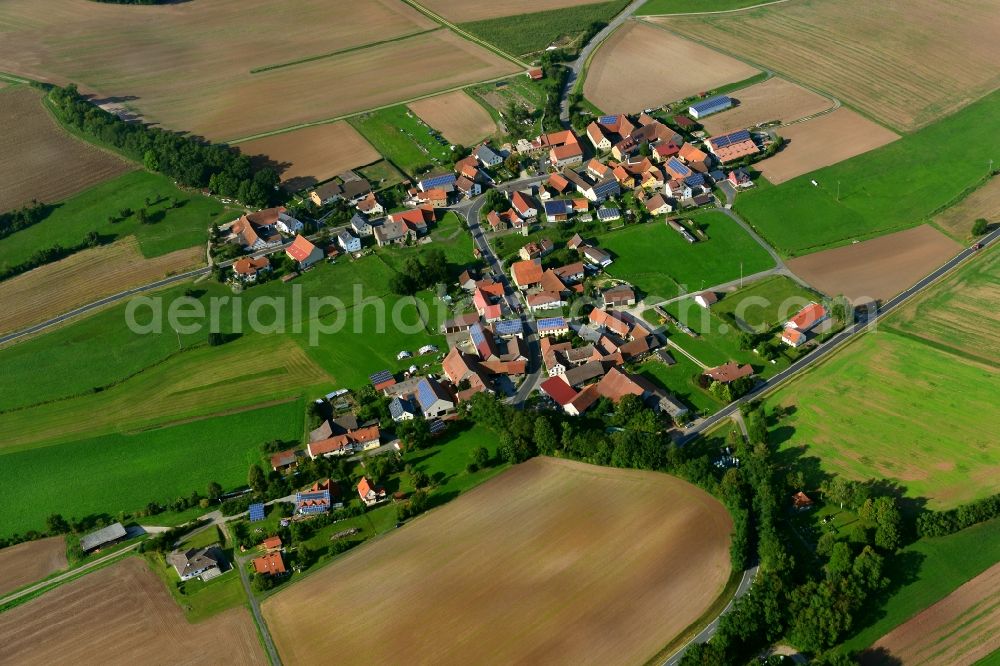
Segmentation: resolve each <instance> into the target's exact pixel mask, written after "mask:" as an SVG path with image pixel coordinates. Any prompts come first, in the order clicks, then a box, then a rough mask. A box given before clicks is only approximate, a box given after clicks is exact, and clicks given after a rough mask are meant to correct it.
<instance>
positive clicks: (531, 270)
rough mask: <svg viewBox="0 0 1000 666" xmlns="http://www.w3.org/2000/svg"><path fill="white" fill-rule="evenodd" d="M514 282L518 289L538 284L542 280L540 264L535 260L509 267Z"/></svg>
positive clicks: (519, 262)
mask: <svg viewBox="0 0 1000 666" xmlns="http://www.w3.org/2000/svg"><path fill="white" fill-rule="evenodd" d="M510 270H511V274H512V275H513V276H514V282H515V283H517V285H518V286H519V287H524V286H527V285H531V284H538V283H539V282H541V280H542V262H540V261H539V260H537V259H529V260H528V261H517V262H514V263H513V264H512V265H511V267H510Z"/></svg>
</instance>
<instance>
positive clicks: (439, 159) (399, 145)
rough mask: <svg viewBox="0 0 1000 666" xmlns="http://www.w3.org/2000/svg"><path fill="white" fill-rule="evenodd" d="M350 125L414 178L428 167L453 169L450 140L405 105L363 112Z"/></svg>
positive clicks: (351, 120)
mask: <svg viewBox="0 0 1000 666" xmlns="http://www.w3.org/2000/svg"><path fill="white" fill-rule="evenodd" d="M460 94H461V92H460ZM470 101H471V100H470ZM348 122H350V124H351V125H352V126H353V127H354V128H355V129H356V130H357V131H358V132H360V133H361V135H362V136H364V137H365V138H366V139H367V140H368V141H369V142H370V143H371V144H372V145H373V146H375V148H376V149H377V150H378V152H379V153H381V154H382V156H383V157H385V158H386V159H387V160H389V162H391V163H392V164H394V165H396V166H397V167H399V168H400V169H402V170H403V171H404V172H406V173H407V174H409V175H410V176H415V175H417V174H418V173H420V172H423V171H426V170H427V169H428V168H435V167H436V168H438V169H444V168H449V170H450V167H451V163H452V161H453V159H454V158H453V157H452V152H451V146H449V145H448V141H447V140H445V139H444V137H442V136H441V134H440V133H439V132H438V131H437V129H436V128H434V127H432V126H430V125H429V124H428V123H427V122H424V121H423V120H421V119H420V118H419V117H418V116H417V115H416V114H415V113H414V112H413V111H410V110H409V109H407V108H406V106H404V105H402V104H400V105H398V106H392V107H389V108H386V109H379V110H378V111H371V112H368V113H362V114H361V115H358V116H354V117H353V118H351V119H350V120H349V121H348Z"/></svg>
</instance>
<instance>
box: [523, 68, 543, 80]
mask: <svg viewBox="0 0 1000 666" xmlns="http://www.w3.org/2000/svg"><path fill="white" fill-rule="evenodd" d="M525 74H526V75H527V77H528V78H529V79H531V80H532V81H540V80H542V79H543V78H545V72H544V71H542V68H541V67H532V68H531V69H529V70H528V71H527V72H525Z"/></svg>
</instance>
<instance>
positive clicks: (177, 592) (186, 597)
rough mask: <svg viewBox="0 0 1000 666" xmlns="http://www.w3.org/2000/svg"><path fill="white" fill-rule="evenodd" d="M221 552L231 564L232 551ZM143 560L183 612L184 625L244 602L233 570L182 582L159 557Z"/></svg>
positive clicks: (237, 576) (151, 556) (244, 598)
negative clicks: (210, 578)
mask: <svg viewBox="0 0 1000 666" xmlns="http://www.w3.org/2000/svg"><path fill="white" fill-rule="evenodd" d="M213 530H214V528H213ZM205 545H211V544H205ZM183 547H189V548H197V547H200V546H193V545H190V544H188V543H187V542H185V543H184V544H183ZM224 553H225V556H226V558H227V559H228V560H229V562H230V563H231V564H232V562H233V551H232V550H231V549H226V550H225V551H224ZM145 558H146V563H147V564H148V565H149V568H150V569H152V570H153V572H154V573H155V574H156V575H157V576H159V578H160V580H161V581H163V584H164V585H165V586H166V587H167V589H168V590H169V591H170V596H172V597H173V598H174V601H176V602H177V604H178V605H179V606H180V607H181V608H182V609H183V610H184V617H186V618H187V621H188V622H191V623H195V622H201V621H202V620H206V619H208V618H210V617H212V616H213V615H215V614H217V613H221V612H222V611H224V610H227V609H229V608H233V607H235V606H242V605H243V604H245V603H246V601H247V597H246V593H244V591H243V584H242V583H241V582H240V574H239V572H238V571H236V569H230V570H228V571H226V572H225V573H223V574H222V575H221V576H219V577H217V578H213V579H212V580H210V581H208V582H204V581H201V580H199V579H197V578H195V579H192V580H187V581H184V582H183V583H182V582H181V581H180V578H179V577H178V575H177V571H176V569H174V568H173V566H171V565H169V564H167V562H166V560H165V559H164V558H163V556H162V555H160V554H159V553H148V554H146V555H145Z"/></svg>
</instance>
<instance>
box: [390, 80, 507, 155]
mask: <svg viewBox="0 0 1000 666" xmlns="http://www.w3.org/2000/svg"><path fill="white" fill-rule="evenodd" d="M409 107H410V111H413V113H415V114H417V115H418V116H420V117H421V118H422V119H423V121H424V122H425V123H427V124H428V125H430V126H431V127H433V128H434V129H436V130H438V131H439V132H441V134H443V135H444V138H446V139H448V140H449V141H451V142H452V143H460V144H462V145H465V146H468V145H471V144H473V143H476V142H477V141H480V140H481V139H485V138H486V137H488V136H490V135H491V134H493V133H494V132H496V131H497V126H496V123H494V122H493V118H492V117H491V116H490V114H489V113H488V112H487V111H486V109H484V108H483V107H482V106H480V105H479V103H478V102H476V100H474V99H472V98H471V97H469V96H468V95H467V94H465V92H464V91H462V90H456V91H455V92H451V93H447V94H445V95H438V96H437V97H428V98H427V99H422V100H420V101H417V102H413V103H412V104H410V105H409Z"/></svg>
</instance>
